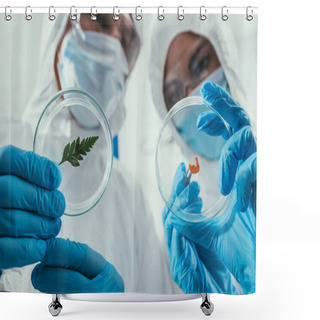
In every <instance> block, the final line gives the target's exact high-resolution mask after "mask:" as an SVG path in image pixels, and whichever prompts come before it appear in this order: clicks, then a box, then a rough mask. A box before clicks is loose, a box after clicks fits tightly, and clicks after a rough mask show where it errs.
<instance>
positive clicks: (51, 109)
mask: <svg viewBox="0 0 320 320" xmlns="http://www.w3.org/2000/svg"><path fill="white" fill-rule="evenodd" d="M75 115H80V116H81V120H82V121H81V123H82V124H83V121H84V120H83V119H88V123H90V129H88V128H85V127H83V126H82V125H81V124H79V121H77V120H76V119H77V117H75ZM92 124H94V127H93V126H92ZM90 136H99V138H98V140H97V141H96V143H95V144H94V145H93V147H92V149H91V151H90V152H88V153H87V155H86V156H84V157H83V160H82V161H79V163H80V166H79V167H73V166H72V165H71V164H70V163H69V162H64V163H62V164H61V165H60V168H61V170H62V182H61V185H60V187H59V190H60V191H61V192H62V193H63V194H64V197H65V199H66V210H65V214H66V215H70V216H78V215H81V214H84V213H86V212H88V211H89V210H90V209H92V208H93V207H94V206H95V205H96V204H97V203H98V201H99V200H100V198H101V197H102V195H103V193H104V191H105V189H106V187H107V185H108V182H109V179H110V175H111V170H112V163H113V143H112V135H111V131H110V127H109V124H108V121H107V119H106V117H105V114H104V112H103V111H102V109H101V107H100V105H99V103H98V102H97V101H96V100H95V98H94V97H93V96H91V95H90V94H89V93H87V92H85V91H83V90H81V89H77V88H70V89H66V90H62V91H60V92H58V93H57V94H56V95H55V96H54V97H53V98H52V99H51V100H50V101H49V103H48V104H47V106H46V107H45V109H44V110H43V112H42V114H41V117H40V119H39V122H38V125H37V128H36V131H35V135H34V141H33V151H34V152H35V153H37V154H39V155H41V156H44V157H47V158H49V159H50V160H52V161H55V162H57V163H60V161H61V160H62V155H63V150H64V147H65V146H66V145H67V144H68V143H70V142H72V141H73V140H75V139H77V138H78V137H80V139H81V140H82V139H83V138H87V137H90Z"/></svg>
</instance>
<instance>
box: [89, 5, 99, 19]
mask: <svg viewBox="0 0 320 320" xmlns="http://www.w3.org/2000/svg"><path fill="white" fill-rule="evenodd" d="M93 9H95V13H93ZM97 13H98V11H97V9H96V7H91V9H90V20H91V21H96V20H97Z"/></svg>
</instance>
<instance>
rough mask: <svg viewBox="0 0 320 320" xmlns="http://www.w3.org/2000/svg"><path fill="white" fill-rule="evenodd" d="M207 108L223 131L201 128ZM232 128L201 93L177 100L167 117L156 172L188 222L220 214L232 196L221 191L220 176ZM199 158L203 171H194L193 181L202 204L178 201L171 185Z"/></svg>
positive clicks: (161, 186) (170, 204) (164, 194)
mask: <svg viewBox="0 0 320 320" xmlns="http://www.w3.org/2000/svg"><path fill="white" fill-rule="evenodd" d="M203 112H210V113H212V117H214V118H215V122H214V123H215V124H216V125H217V126H219V127H217V128H219V132H220V133H223V134H221V135H216V136H211V135H208V134H206V133H204V132H201V131H199V130H197V119H198V117H199V115H200V114H201V113H203ZM231 134H232V133H231V128H230V127H229V125H228V124H227V123H226V121H225V120H224V119H223V118H222V117H221V115H220V114H219V113H218V112H217V111H215V110H214V109H213V108H212V107H211V106H210V105H209V104H208V103H206V102H205V101H204V100H203V99H202V98H201V97H197V96H191V97H186V98H184V99H182V100H180V101H179V102H177V103H176V104H175V105H174V106H173V107H172V108H171V109H170V111H169V112H168V114H167V116H166V117H165V119H164V122H163V125H162V128H161V131H160V134H159V138H158V143H157V149H156V160H155V164H156V175H157V182H158V188H159V191H160V194H161V196H162V198H163V200H164V202H165V204H166V206H167V207H168V208H169V209H170V210H171V211H172V212H173V213H174V214H175V215H176V216H178V217H179V218H181V219H183V220H185V221H187V222H202V221H207V220H209V219H212V218H214V217H217V216H219V215H220V214H221V213H222V212H223V210H224V208H225V207H226V206H227V204H228V200H229V196H228V195H227V196H224V195H222V194H221V192H220V189H219V185H218V178H219V161H220V155H221V152H222V149H223V146H224V145H225V143H226V141H227V140H228V138H229V137H230V136H231ZM195 157H197V158H198V162H199V165H200V171H199V172H198V173H196V174H192V175H191V179H190V182H189V181H188V180H187V178H186V179H185V186H184V187H187V185H188V184H189V183H191V182H192V181H196V182H197V183H198V184H199V187H200V194H199V197H200V198H201V199H202V203H203V204H202V208H201V209H199V208H198V209H195V208H192V206H182V205H178V204H177V201H176V203H175V202H174V201H172V197H171V189H172V185H173V181H174V177H175V173H176V170H177V168H178V166H179V164H180V163H184V164H185V166H186V169H187V170H188V165H189V164H195Z"/></svg>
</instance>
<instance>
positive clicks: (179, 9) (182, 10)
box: [178, 6, 184, 21]
mask: <svg viewBox="0 0 320 320" xmlns="http://www.w3.org/2000/svg"><path fill="white" fill-rule="evenodd" d="M183 19H184V9H183V6H179V7H178V20H179V21H182V20H183Z"/></svg>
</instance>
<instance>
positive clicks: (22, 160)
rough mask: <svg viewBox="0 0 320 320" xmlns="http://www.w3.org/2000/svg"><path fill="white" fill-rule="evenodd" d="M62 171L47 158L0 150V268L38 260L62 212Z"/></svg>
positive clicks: (55, 228)
mask: <svg viewBox="0 0 320 320" xmlns="http://www.w3.org/2000/svg"><path fill="white" fill-rule="evenodd" d="M60 183H61V171H60V169H59V167H58V165H57V164H55V163H54V162H52V161H50V160H49V159H47V158H44V157H41V156H39V155H36V154H35V153H33V152H31V151H24V150H21V149H19V148H16V147H14V146H5V147H2V148H0V269H7V268H13V267H23V266H26V265H29V264H33V263H35V262H38V261H40V260H41V259H42V258H43V257H44V255H45V252H46V248H47V245H46V242H45V241H44V240H45V239H49V238H52V237H55V236H56V235H57V234H58V233H59V231H60V228H61V220H60V217H61V215H62V214H63V213H64V210H65V199H64V196H63V194H62V193H61V192H60V191H58V190H57V188H58V187H59V185H60Z"/></svg>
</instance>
